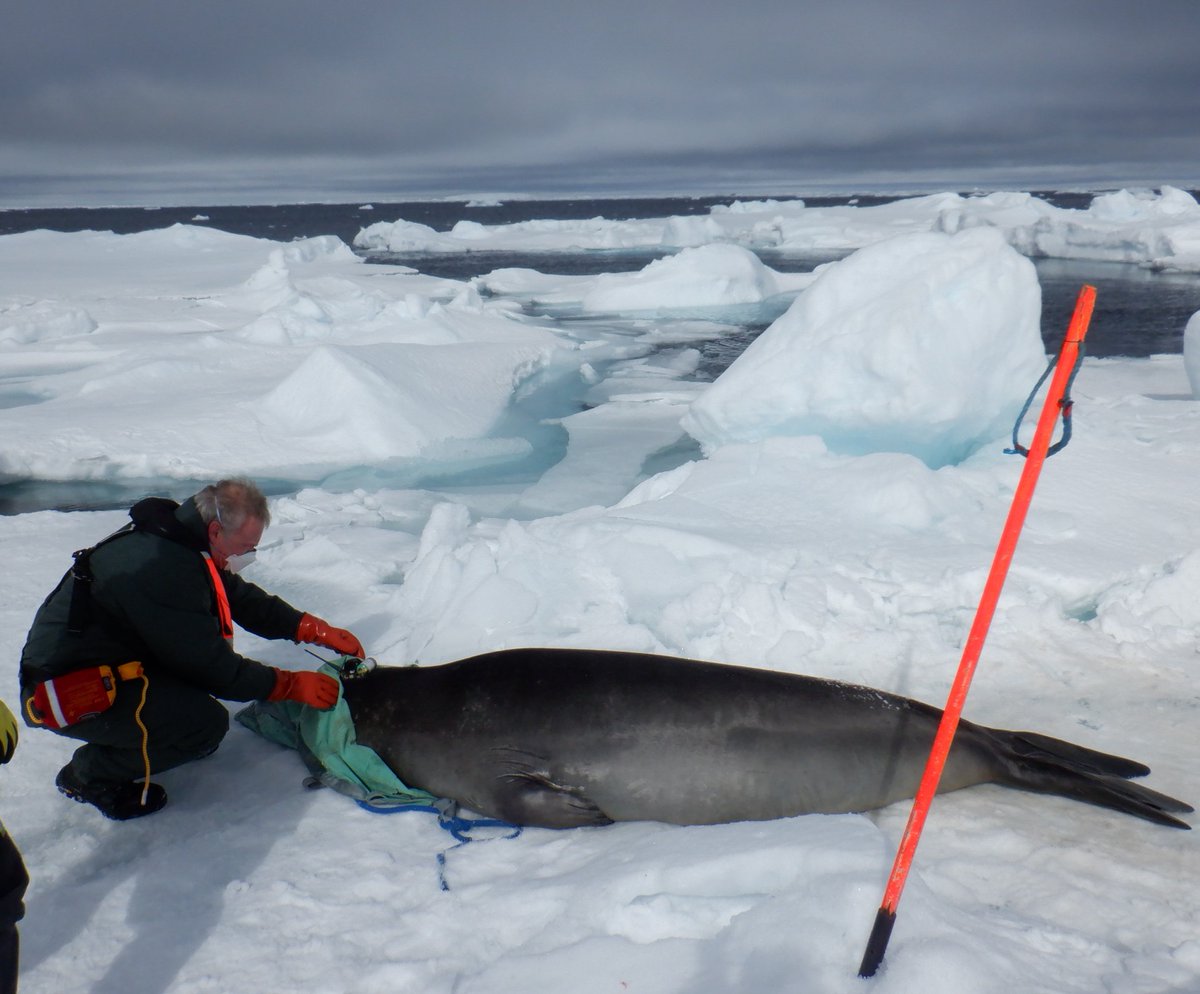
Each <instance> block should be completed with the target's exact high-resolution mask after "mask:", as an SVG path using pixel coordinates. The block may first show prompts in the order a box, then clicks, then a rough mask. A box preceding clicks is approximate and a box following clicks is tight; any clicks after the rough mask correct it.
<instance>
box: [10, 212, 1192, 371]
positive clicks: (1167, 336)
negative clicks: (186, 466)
mask: <svg viewBox="0 0 1200 994" xmlns="http://www.w3.org/2000/svg"><path fill="white" fill-rule="evenodd" d="M1037 196H1039V197H1041V198H1042V199H1044V200H1046V201H1048V202H1050V203H1053V204H1054V205H1055V206H1058V207H1069V208H1084V207H1087V206H1088V204H1090V203H1091V199H1092V197H1091V194H1086V193H1052V192H1047V193H1038V194H1037ZM734 199H735V198H733V197H673V198H629V199H600V200H587V199H575V200H508V201H504V202H502V203H498V204H473V203H469V202H465V201H419V202H411V203H409V202H406V203H375V204H371V205H365V204H277V205H261V206H250V207H211V206H209V207H186V206H185V207H163V208H154V209H146V208H139V207H103V208H37V209H27V210H4V211H0V234H13V233H16V232H20V231H30V230H35V229H39V228H46V229H50V230H54V231H83V230H93V231H113V232H116V233H118V234H128V233H131V232H135V231H146V230H150V229H154V228H164V227H169V226H170V225H172V224H203V225H208V226H210V227H214V228H219V229H221V230H223V231H229V232H233V233H235V234H243V235H251V236H254V237H258V238H271V239H275V240H277V241H290V240H292V239H294V238H306V237H313V236H317V235H336V236H337V237H338V238H340V239H342V240H343V241H344V242H346V244H347V245H351V244H352V243H353V241H354V237H355V235H357V234H358V232H359V231H360V230H361V229H362V228H365V227H367V226H368V225H370V224H374V223H376V222H377V221H394V220H396V219H398V218H404V219H405V220H407V221H417V222H420V223H421V224H427V225H429V226H430V227H431V228H434V229H435V230H438V231H447V230H449V229H450V228H452V227H453V226H454V225H455V224H456V223H457V222H459V221H461V220H464V219H466V220H471V221H477V222H479V223H481V224H506V223H513V222H517V221H527V220H535V219H545V218H555V219H564V220H566V219H582V218H592V217H606V218H609V219H613V220H617V219H627V218H649V217H670V216H672V215H694V214H705V213H707V212H708V211H709V210H710V209H711V208H712V206H713V205H715V204H729V203H731V202H732V201H733V200H734ZM776 199H780V200H786V199H790V198H788V197H786V196H781V197H778V198H776ZM897 199H899V198H898V197H889V196H872V195H859V196H857V197H853V198H849V197H805V198H804V201H805V203H807V204H808V205H810V206H813V207H822V206H832V205H839V204H846V203H851V202H853V203H856V204H858V205H859V206H863V207H867V206H871V205H874V204H880V203H887V202H890V201H894V200H897ZM655 257H656V253H653V252H650V251H628V252H622V251H617V252H570V253H565V252H564V253H519V252H470V253H459V254H454V255H431V254H416V255H393V254H388V255H381V256H376V257H373V258H372V257H370V256H367V258H368V260H369V261H379V262H386V263H388V264H397V263H399V264H403V265H407V266H411V267H412V268H414V269H417V270H420V271H421V272H425V273H429V274H430V275H435V276H444V277H450V278H454V279H469V278H471V277H472V276H477V275H480V274H482V273H486V272H490V271H491V270H493V269H498V268H501V267H510V266H511V267H527V268H530V269H537V270H539V271H541V272H545V273H560V274H571V275H588V274H595V273H602V272H628V271H633V270H637V269H641V268H642V267H643V266H645V265H646V264H647V263H648V262H650V261H651V260H652V259H654V258H655ZM829 258H830V257H828V256H826V257H821V258H794V257H791V258H789V257H786V256H781V255H778V254H769V255H764V261H766V262H767V264H768V265H770V266H772V267H773V268H775V269H778V270H783V271H807V270H810V269H812V268H813V267H814V266H815V265H817V264H818V263H820V262H824V261H828V259H829ZM1035 265H1036V266H1037V268H1038V275H1039V279H1040V281H1041V285H1042V330H1043V335H1044V338H1045V340H1046V347H1047V350H1048V351H1049V352H1051V353H1053V352H1056V351H1057V350H1058V347H1059V345H1060V344H1061V341H1062V334H1063V332H1064V331H1065V329H1066V326H1067V322H1068V320H1069V318H1070V314H1071V310H1072V308H1073V306H1074V303H1075V298H1076V296H1077V295H1078V293H1079V288H1080V286H1081V285H1083V284H1084V283H1090V284H1092V285H1094V286H1095V287H1096V289H1097V297H1096V310H1095V313H1094V315H1093V318H1092V324H1091V328H1090V330H1089V332H1088V352H1089V354H1090V355H1093V356H1135V357H1143V356H1148V355H1155V354H1160V353H1179V352H1181V351H1182V348H1183V329H1184V326H1185V325H1186V324H1187V321H1188V318H1190V317H1191V315H1192V314H1194V313H1196V312H1197V311H1200V277H1198V276H1195V275H1179V274H1167V273H1153V272H1150V271H1149V270H1145V269H1141V268H1139V267H1137V266H1132V265H1122V264H1116V263H1098V262H1080V261H1074V260H1035ZM761 330H762V329H761V328H756V327H752V326H747V327H745V328H743V329H742V330H741V331H740V332H739V333H736V334H734V335H732V336H731V337H730V340H729V341H727V342H716V343H712V344H711V345H710V346H709V352H710V353H711V354H710V355H707V356H706V361H707V364H708V367H709V369H710V371H719V369H720V368H721V367H722V366H723V365H727V364H728V363H729V362H731V361H732V360H733V359H734V358H736V356H737V354H738V353H739V352H740V351H741V349H742V348H745V346H746V344H748V342H749V341H751V340H752V339H753V338H754V336H755V335H756V334H757V333H758V332H759V331H761Z"/></svg>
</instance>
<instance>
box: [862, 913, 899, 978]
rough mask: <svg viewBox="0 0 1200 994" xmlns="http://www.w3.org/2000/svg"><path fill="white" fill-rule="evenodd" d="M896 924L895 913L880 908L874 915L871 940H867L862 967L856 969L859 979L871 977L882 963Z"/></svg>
mask: <svg viewBox="0 0 1200 994" xmlns="http://www.w3.org/2000/svg"><path fill="white" fill-rule="evenodd" d="M895 924H896V912H894V911H888V910H887V908H880V909H879V913H878V914H876V915H875V926H874V927H873V928H872V929H871V938H869V939H868V940H867V949H866V952H864V953H863V958H862V965H861V966H860V967H859V968H858V975H859V976H860V977H863V978H866V977H873V976H875V971H876V970H878V969H879V964H880V963H882V962H883V954H884V953H885V952H887V945H888V940H889V939H890V938H891V937H892V926H893V925H895Z"/></svg>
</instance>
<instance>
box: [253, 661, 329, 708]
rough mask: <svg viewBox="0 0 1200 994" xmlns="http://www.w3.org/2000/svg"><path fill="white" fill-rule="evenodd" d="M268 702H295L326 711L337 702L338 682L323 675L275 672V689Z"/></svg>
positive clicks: (303, 671)
mask: <svg viewBox="0 0 1200 994" xmlns="http://www.w3.org/2000/svg"><path fill="white" fill-rule="evenodd" d="M267 700H268V701H296V702H298V703H300V704H307V705H308V706H309V707H310V708H316V709H317V710H318V711H328V710H329V709H330V708H331V707H333V706H334V705H335V704H336V703H337V700H338V682H337V681H336V680H335V679H334V678H333V677H331V676H327V675H326V674H324V673H312V672H309V671H307V670H302V671H301V672H299V673H291V672H289V671H288V670H280V669H277V670H275V688H274V689H273V690H272V691H271V693H270V696H268V697H267Z"/></svg>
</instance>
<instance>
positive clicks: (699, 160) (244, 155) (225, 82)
mask: <svg viewBox="0 0 1200 994" xmlns="http://www.w3.org/2000/svg"><path fill="white" fill-rule="evenodd" d="M16 6H17V9H16V10H13V9H11V7H10V9H9V10H7V11H6V14H5V30H4V33H3V37H2V38H0V135H3V136H4V138H3V144H2V145H0V204H8V205H17V204H22V203H34V202H56V203H95V202H132V203H138V202H170V201H174V202H180V201H183V200H186V201H188V202H193V203H201V202H214V201H215V200H245V199H289V198H293V197H294V198H297V199H299V198H301V197H304V198H322V199H356V198H360V197H361V198H367V197H385V196H395V197H400V196H404V195H443V194H451V193H456V192H457V193H462V192H467V193H469V192H489V191H496V192H499V191H506V192H514V193H517V192H530V193H538V192H556V191H563V190H572V191H588V190H597V191H608V192H614V191H618V190H620V189H621V188H622V185H624V187H625V188H627V189H629V190H630V191H631V192H638V191H639V190H653V191H657V192H662V191H670V190H675V191H676V192H682V193H688V192H697V191H698V190H708V191H711V192H718V191H720V192H728V191H738V190H744V191H745V192H759V191H762V190H768V189H773V190H775V191H776V192H791V191H797V192H803V191H804V189H806V188H817V187H820V186H832V187H838V186H841V187H846V188H850V187H854V186H855V185H859V186H861V185H863V184H866V183H875V184H883V183H891V184H896V185H900V186H905V185H909V186H914V187H915V186H919V185H939V184H940V185H968V186H970V185H995V184H1000V185H1006V184H1007V185H1017V186H1024V187H1026V188H1028V187H1030V186H1034V185H1071V184H1079V185H1082V184H1086V183H1090V182H1096V183H1120V182H1134V183H1140V182H1152V183H1153V182H1175V183H1184V184H1185V185H1191V186H1196V185H1200V58H1197V53H1198V51H1200V6H1198V5H1197V4H1196V3H1195V2H1194V0H1148V2H1143V3H1142V4H1139V5H1132V4H1129V3H1127V2H1125V0H1058V2H1055V0H1039V2H1032V0H1010V2H1004V0H990V2H988V3H984V2H982V0H959V2H957V3H955V4H947V3H945V2H944V0H937V2H934V0H916V2H910V3H904V4H899V3H895V2H890V0H889V2H885V0H861V2H846V3H842V4H837V5H832V4H811V5H809V4H804V3H796V2H795V0H792V2H790V3H783V2H775V0H752V2H750V3H749V4H745V5H740V6H738V5H731V4H727V3H720V4H718V3H714V2H708V0H702V2H690V3H689V2H683V0H658V2H656V3H654V4H650V5H643V4H642V3H633V2H631V0H610V2H607V3H605V4H594V5H588V6H587V7H583V6H582V5H575V4H569V3H566V4H564V3H562V2H561V0H558V2H555V3H550V2H546V0H525V2H523V3H522V4H519V5H517V4H513V5H500V4H496V3H494V2H491V0H462V2H454V0H446V2H443V3H441V4H437V5H433V4H429V5H416V4H412V3H392V4H379V3H376V2H366V0H348V2H343V3H341V4H337V5H334V4H329V3H328V2H325V0H322V2H315V0H289V2H282V0H240V2H230V0H209V2H207V3H205V4H192V5H177V4H164V3H161V2H155V3H150V2H146V0H123V2H122V3H121V4H120V5H115V4H114V5H107V4H81V3H78V2H77V0H71V2H67V0H41V2H39V3H38V4H37V5H32V4H30V5H16ZM685 187H686V188H685Z"/></svg>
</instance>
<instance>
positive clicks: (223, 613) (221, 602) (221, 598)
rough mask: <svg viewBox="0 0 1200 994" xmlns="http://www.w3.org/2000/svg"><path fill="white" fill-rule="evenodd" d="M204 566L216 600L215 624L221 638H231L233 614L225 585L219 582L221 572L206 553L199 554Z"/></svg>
mask: <svg viewBox="0 0 1200 994" xmlns="http://www.w3.org/2000/svg"><path fill="white" fill-rule="evenodd" d="M200 555H202V556H203V557H204V564H205V565H206V566H207V567H208V575H209V578H210V579H211V580H212V585H213V593H214V594H215V595H216V598H217V623H218V624H219V625H220V626H221V637H222V638H227V639H232V638H233V612H232V611H230V610H229V595H228V594H226V593H225V584H224V583H222V582H221V571H220V570H219V569H217V564H216V563H214V562H213V559H212V556H210V555H209V554H208V553H207V552H202V553H200Z"/></svg>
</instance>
